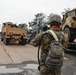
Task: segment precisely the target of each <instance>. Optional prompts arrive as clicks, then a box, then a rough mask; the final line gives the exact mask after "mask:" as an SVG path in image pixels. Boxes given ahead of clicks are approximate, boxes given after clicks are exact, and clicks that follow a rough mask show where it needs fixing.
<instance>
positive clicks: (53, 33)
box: [48, 30, 59, 41]
mask: <svg viewBox="0 0 76 75" xmlns="http://www.w3.org/2000/svg"><path fill="white" fill-rule="evenodd" d="M48 31H49V32H51V34H52V35H53V37H54V39H55V40H56V41H59V39H58V37H57V35H56V34H55V32H54V31H53V30H48Z"/></svg>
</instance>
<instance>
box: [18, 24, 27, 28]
mask: <svg viewBox="0 0 76 75" xmlns="http://www.w3.org/2000/svg"><path fill="white" fill-rule="evenodd" d="M27 26H28V25H27V24H26V23H22V24H19V25H18V27H19V28H27Z"/></svg>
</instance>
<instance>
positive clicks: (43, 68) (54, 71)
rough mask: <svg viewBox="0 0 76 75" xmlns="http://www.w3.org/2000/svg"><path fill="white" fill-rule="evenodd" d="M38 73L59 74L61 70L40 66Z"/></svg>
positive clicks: (44, 74) (46, 74) (43, 74)
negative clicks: (48, 69)
mask: <svg viewBox="0 0 76 75" xmlns="http://www.w3.org/2000/svg"><path fill="white" fill-rule="evenodd" d="M40 75H61V70H60V69H59V70H50V71H47V70H46V68H45V66H41V67H40Z"/></svg>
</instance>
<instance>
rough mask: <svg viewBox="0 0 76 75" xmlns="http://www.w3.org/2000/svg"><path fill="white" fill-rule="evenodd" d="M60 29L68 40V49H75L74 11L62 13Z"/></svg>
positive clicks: (75, 12)
mask: <svg viewBox="0 0 76 75" xmlns="http://www.w3.org/2000/svg"><path fill="white" fill-rule="evenodd" d="M62 21H63V24H62V25H61V29H62V30H63V31H64V33H65V36H66V37H67V38H68V47H70V46H71V47H76V9H73V10H68V11H66V12H64V15H63V20H62Z"/></svg>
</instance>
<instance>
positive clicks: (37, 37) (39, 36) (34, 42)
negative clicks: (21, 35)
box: [31, 32, 44, 46]
mask: <svg viewBox="0 0 76 75" xmlns="http://www.w3.org/2000/svg"><path fill="white" fill-rule="evenodd" d="M43 34H44V33H43V32H41V33H39V34H37V35H36V37H35V38H34V39H33V40H32V41H31V45H33V46H39V44H40V39H41V37H42V35H43Z"/></svg>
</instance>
